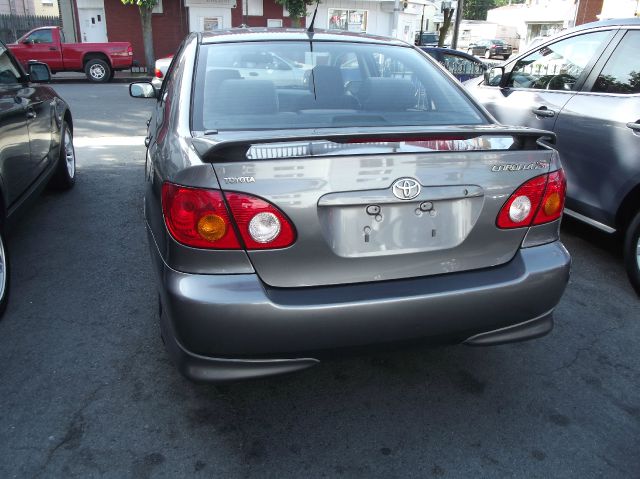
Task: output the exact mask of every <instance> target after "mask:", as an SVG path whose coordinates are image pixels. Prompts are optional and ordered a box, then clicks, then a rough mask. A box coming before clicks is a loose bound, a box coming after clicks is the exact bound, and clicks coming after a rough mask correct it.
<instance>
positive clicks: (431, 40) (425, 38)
mask: <svg viewBox="0 0 640 479" xmlns="http://www.w3.org/2000/svg"><path fill="white" fill-rule="evenodd" d="M439 39H440V35H438V34H437V33H435V32H423V33H422V36H420V32H416V36H415V38H414V41H413V43H414V44H415V45H417V46H419V47H420V46H424V47H437V46H438V40H439Z"/></svg>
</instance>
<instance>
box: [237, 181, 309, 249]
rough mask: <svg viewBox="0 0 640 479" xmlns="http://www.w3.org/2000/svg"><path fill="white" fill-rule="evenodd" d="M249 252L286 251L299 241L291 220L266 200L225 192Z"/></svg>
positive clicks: (244, 194)
mask: <svg viewBox="0 0 640 479" xmlns="http://www.w3.org/2000/svg"><path fill="white" fill-rule="evenodd" d="M225 197H226V199H227V203H228V204H229V209H230V210H231V214H232V215H233V218H234V220H235V221H236V224H237V225H238V230H239V231H240V235H241V236H242V241H243V242H244V244H245V246H246V248H247V249H273V248H286V247H287V246H291V245H292V244H293V242H294V241H295V240H296V232H295V229H294V227H293V224H292V223H291V221H289V218H287V217H286V216H285V214H284V213H283V212H282V211H280V210H279V209H278V208H276V207H275V206H273V205H272V204H271V203H268V202H267V201H265V200H263V199H261V198H257V197H255V196H251V195H248V194H246V193H237V192H230V193H225Z"/></svg>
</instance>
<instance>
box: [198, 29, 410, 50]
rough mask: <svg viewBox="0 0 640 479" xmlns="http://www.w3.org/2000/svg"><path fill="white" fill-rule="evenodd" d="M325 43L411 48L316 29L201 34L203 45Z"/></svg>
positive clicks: (376, 38) (396, 42)
mask: <svg viewBox="0 0 640 479" xmlns="http://www.w3.org/2000/svg"><path fill="white" fill-rule="evenodd" d="M282 40H299V41H307V42H308V41H310V40H314V41H323V42H332V41H333V42H356V43H378V44H382V43H383V44H385V45H395V46H403V47H411V46H412V45H409V44H408V43H406V42H404V41H402V40H398V39H395V38H389V37H382V36H376V35H367V34H363V33H355V32H337V31H335V30H322V29H316V30H314V31H313V32H309V31H308V30H306V29H304V28H265V27H254V28H242V27H239V28H228V29H223V30H215V31H212V32H203V33H201V34H200V42H201V43H202V44H209V43H229V42H262V41H282Z"/></svg>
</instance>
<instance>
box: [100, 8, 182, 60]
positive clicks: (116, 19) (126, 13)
mask: <svg viewBox="0 0 640 479" xmlns="http://www.w3.org/2000/svg"><path fill="white" fill-rule="evenodd" d="M162 8H163V13H158V14H154V15H153V20H152V21H153V50H154V53H155V56H156V58H162V57H165V56H167V55H172V54H173V53H174V52H175V51H176V49H177V48H178V45H180V42H182V40H183V39H184V37H185V36H186V35H187V34H188V33H189V28H188V24H189V15H188V12H187V9H186V8H185V7H183V6H182V0H162ZM104 9H105V17H106V18H107V36H108V38H109V41H111V42H131V45H132V46H133V60H134V61H137V62H138V64H139V65H141V66H142V65H144V43H143V42H142V22H141V21H140V13H139V12H138V7H137V6H135V5H123V4H122V2H121V1H120V0H104Z"/></svg>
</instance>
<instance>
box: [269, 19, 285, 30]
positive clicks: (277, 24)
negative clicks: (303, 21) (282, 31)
mask: <svg viewBox="0 0 640 479" xmlns="http://www.w3.org/2000/svg"><path fill="white" fill-rule="evenodd" d="M267 27H269V28H281V27H282V19H281V18H268V19H267Z"/></svg>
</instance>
